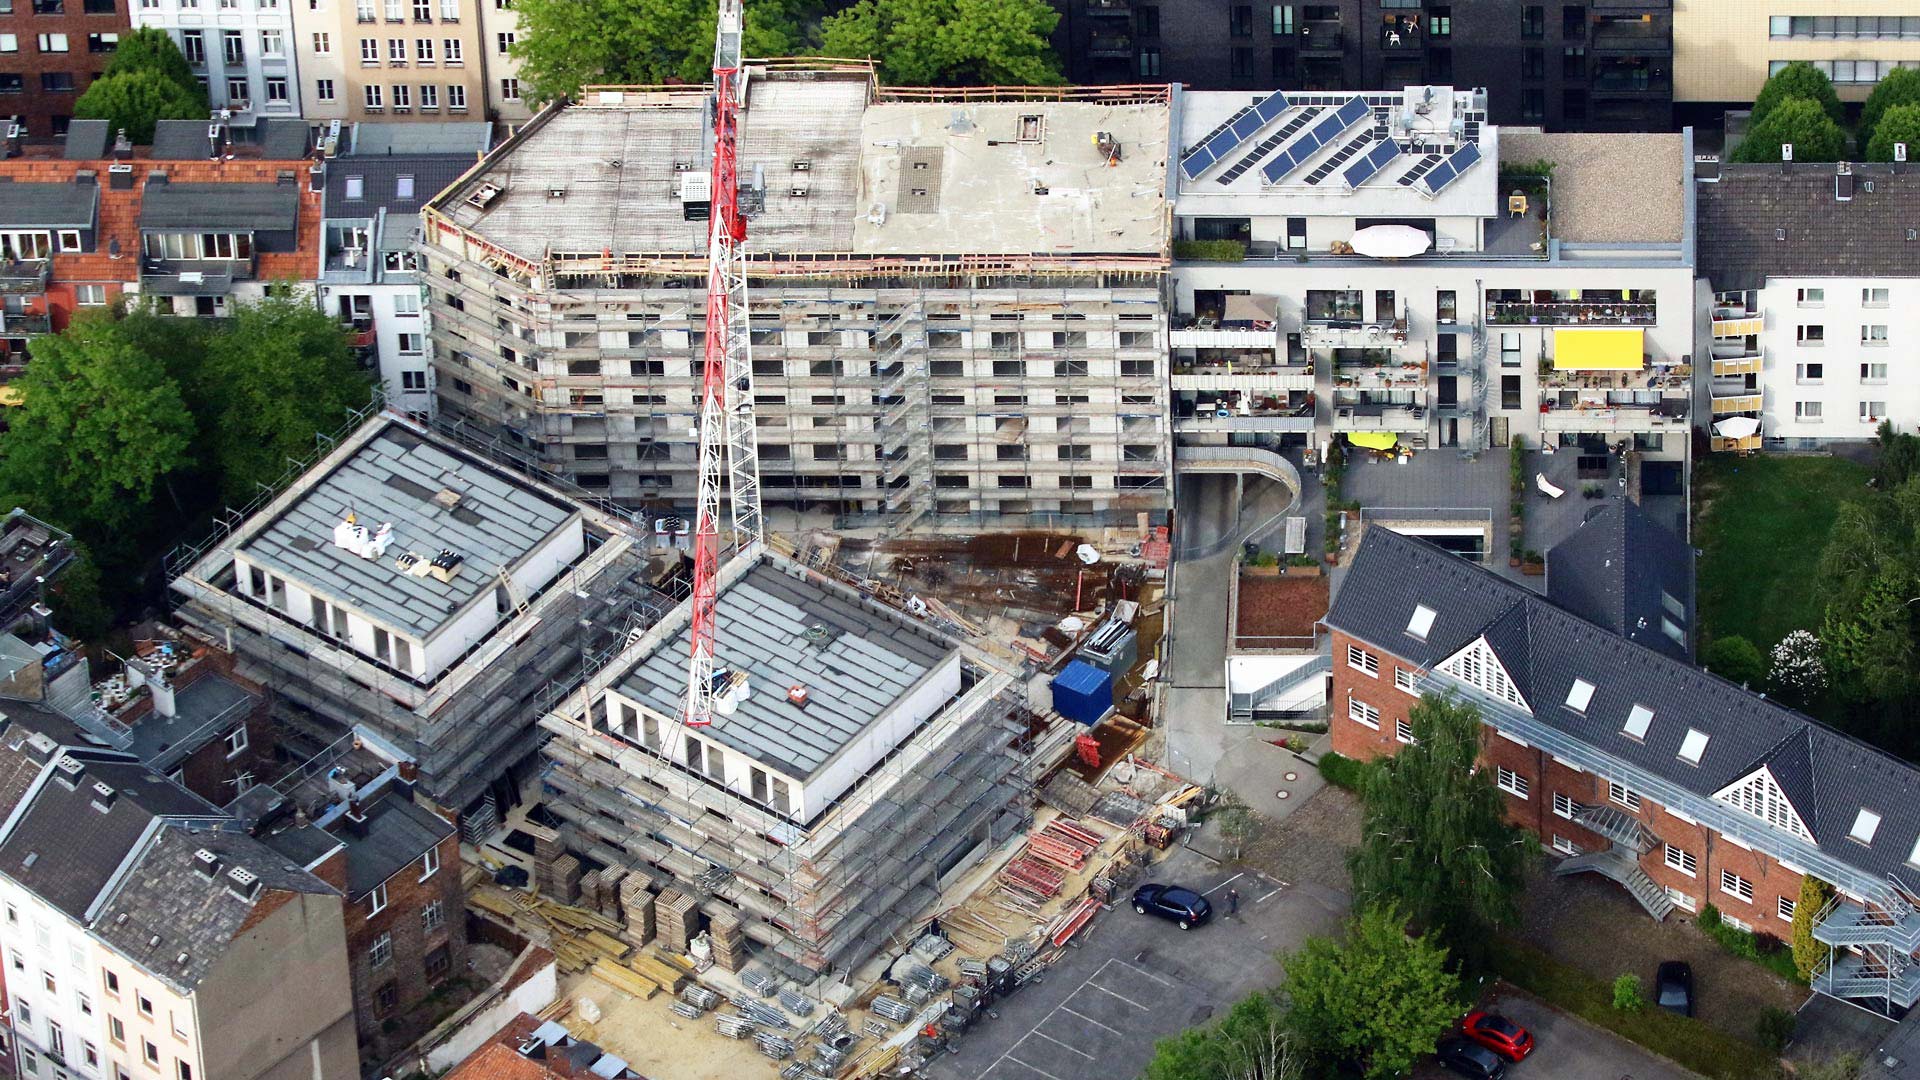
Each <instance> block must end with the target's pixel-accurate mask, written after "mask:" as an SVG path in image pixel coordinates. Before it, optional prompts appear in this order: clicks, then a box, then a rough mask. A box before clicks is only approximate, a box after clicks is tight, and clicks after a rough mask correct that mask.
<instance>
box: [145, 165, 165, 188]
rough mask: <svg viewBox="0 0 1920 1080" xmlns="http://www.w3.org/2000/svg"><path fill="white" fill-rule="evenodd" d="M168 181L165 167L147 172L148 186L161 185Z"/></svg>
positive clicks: (155, 186)
mask: <svg viewBox="0 0 1920 1080" xmlns="http://www.w3.org/2000/svg"><path fill="white" fill-rule="evenodd" d="M166 182H167V173H166V170H164V169H153V170H150V171H149V172H148V173H147V187H148V188H149V189H152V188H157V187H160V186H162V185H164V184H165V183H166Z"/></svg>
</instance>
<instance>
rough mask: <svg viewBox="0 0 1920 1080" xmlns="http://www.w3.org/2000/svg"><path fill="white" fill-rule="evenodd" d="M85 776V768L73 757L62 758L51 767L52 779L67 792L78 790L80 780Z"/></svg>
mask: <svg viewBox="0 0 1920 1080" xmlns="http://www.w3.org/2000/svg"><path fill="white" fill-rule="evenodd" d="M85 775H87V767H86V766H85V765H82V764H80V762H79V760H78V759H76V758H73V757H62V758H61V759H60V761H59V763H58V764H56V765H54V767H53V779H54V782H55V783H58V784H59V785H60V786H61V787H63V788H66V789H67V790H68V791H79V790H80V779H81V777H84V776H85Z"/></svg>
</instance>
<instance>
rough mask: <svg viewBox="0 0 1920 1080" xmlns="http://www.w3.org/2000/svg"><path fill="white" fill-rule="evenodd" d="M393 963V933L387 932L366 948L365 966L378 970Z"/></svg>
mask: <svg viewBox="0 0 1920 1080" xmlns="http://www.w3.org/2000/svg"><path fill="white" fill-rule="evenodd" d="M391 963H393V931H391V930H387V931H384V932H382V933H381V935H380V936H379V937H377V938H374V939H373V944H372V945H370V946H368V947H367V966H368V967H370V968H374V969H375V970H378V969H380V968H383V967H386V966H387V965H388V964H391Z"/></svg>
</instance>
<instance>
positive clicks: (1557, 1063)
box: [1414, 993, 1699, 1080]
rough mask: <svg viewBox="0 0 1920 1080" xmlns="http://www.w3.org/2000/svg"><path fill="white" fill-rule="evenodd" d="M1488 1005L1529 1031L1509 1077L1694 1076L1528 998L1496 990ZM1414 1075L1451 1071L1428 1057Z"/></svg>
mask: <svg viewBox="0 0 1920 1080" xmlns="http://www.w3.org/2000/svg"><path fill="white" fill-rule="evenodd" d="M1491 1007H1492V1008H1494V1009H1496V1010H1498V1011H1499V1012H1501V1013H1502V1014H1504V1015H1506V1016H1507V1017H1509V1018H1511V1019H1512V1020H1514V1021H1516V1022H1517V1023H1519V1025H1520V1026H1521V1027H1524V1028H1526V1029H1527V1030H1529V1031H1531V1032H1533V1040H1534V1051H1533V1053H1531V1054H1529V1055H1527V1060H1525V1061H1523V1062H1521V1063H1520V1064H1518V1065H1513V1066H1510V1067H1509V1068H1508V1069H1507V1075H1508V1076H1509V1077H1511V1078H1512V1080H1699V1077H1697V1076H1696V1075H1695V1074H1693V1073H1690V1072H1688V1071H1687V1070H1685V1069H1682V1068H1680V1067H1679V1066H1678V1065H1675V1064H1673V1063H1672V1062H1670V1061H1667V1060H1666V1059H1665V1058H1659V1057H1655V1056H1654V1055H1652V1054H1649V1053H1647V1052H1646V1051H1645V1050H1642V1049H1641V1048H1639V1047H1638V1046H1635V1045H1634V1044H1632V1043H1630V1042H1627V1041H1626V1040H1625V1039H1622V1038H1620V1037H1619V1036H1617V1035H1614V1034H1613V1033H1612V1032H1610V1031H1603V1030H1601V1029H1600V1028H1597V1027H1594V1026H1593V1025H1591V1024H1588V1023H1586V1022H1584V1021H1581V1020H1576V1019H1574V1018H1573V1017H1571V1016H1567V1015H1566V1014H1564V1013H1559V1012H1555V1011H1554V1010H1552V1009H1549V1008H1547V1007H1546V1006H1545V1005H1542V1004H1540V1003H1539V1002H1537V1001H1535V1000H1533V999H1532V998H1530V997H1525V996H1522V995H1520V994H1513V993H1507V994H1502V995H1500V996H1498V997H1497V998H1495V999H1494V1002H1493V1004H1492V1006H1491ZM1414 1077H1415V1080H1449V1078H1453V1077H1454V1074H1453V1073H1451V1072H1448V1071H1447V1070H1445V1069H1443V1068H1441V1067H1440V1066H1439V1065H1438V1064H1435V1063H1434V1062H1432V1061H1429V1062H1427V1063H1426V1064H1424V1065H1421V1066H1420V1067H1419V1068H1417V1069H1415V1070H1414Z"/></svg>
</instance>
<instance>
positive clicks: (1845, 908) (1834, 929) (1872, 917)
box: [1813, 898, 1920, 953]
mask: <svg viewBox="0 0 1920 1080" xmlns="http://www.w3.org/2000/svg"><path fill="white" fill-rule="evenodd" d="M1813 936H1814V940H1816V941H1822V942H1825V943H1826V944H1828V945H1836V946H1842V947H1844V946H1848V945H1891V946H1893V947H1895V948H1897V949H1899V950H1900V951H1901V952H1905V953H1912V952H1915V951H1920V914H1916V913H1914V912H1912V911H1907V912H1904V913H1901V915H1899V916H1896V915H1894V914H1893V913H1890V912H1887V911H1883V910H1880V909H1878V908H1869V907H1866V906H1864V905H1861V904H1859V903H1856V902H1854V901H1852V900H1846V899H1842V898H1836V901H1835V902H1834V903H1833V904H1832V905H1830V906H1829V908H1828V910H1827V911H1826V912H1825V917H1824V918H1822V919H1821V920H1820V921H1819V922H1818V923H1817V924H1816V925H1815V926H1814V928H1813Z"/></svg>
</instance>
